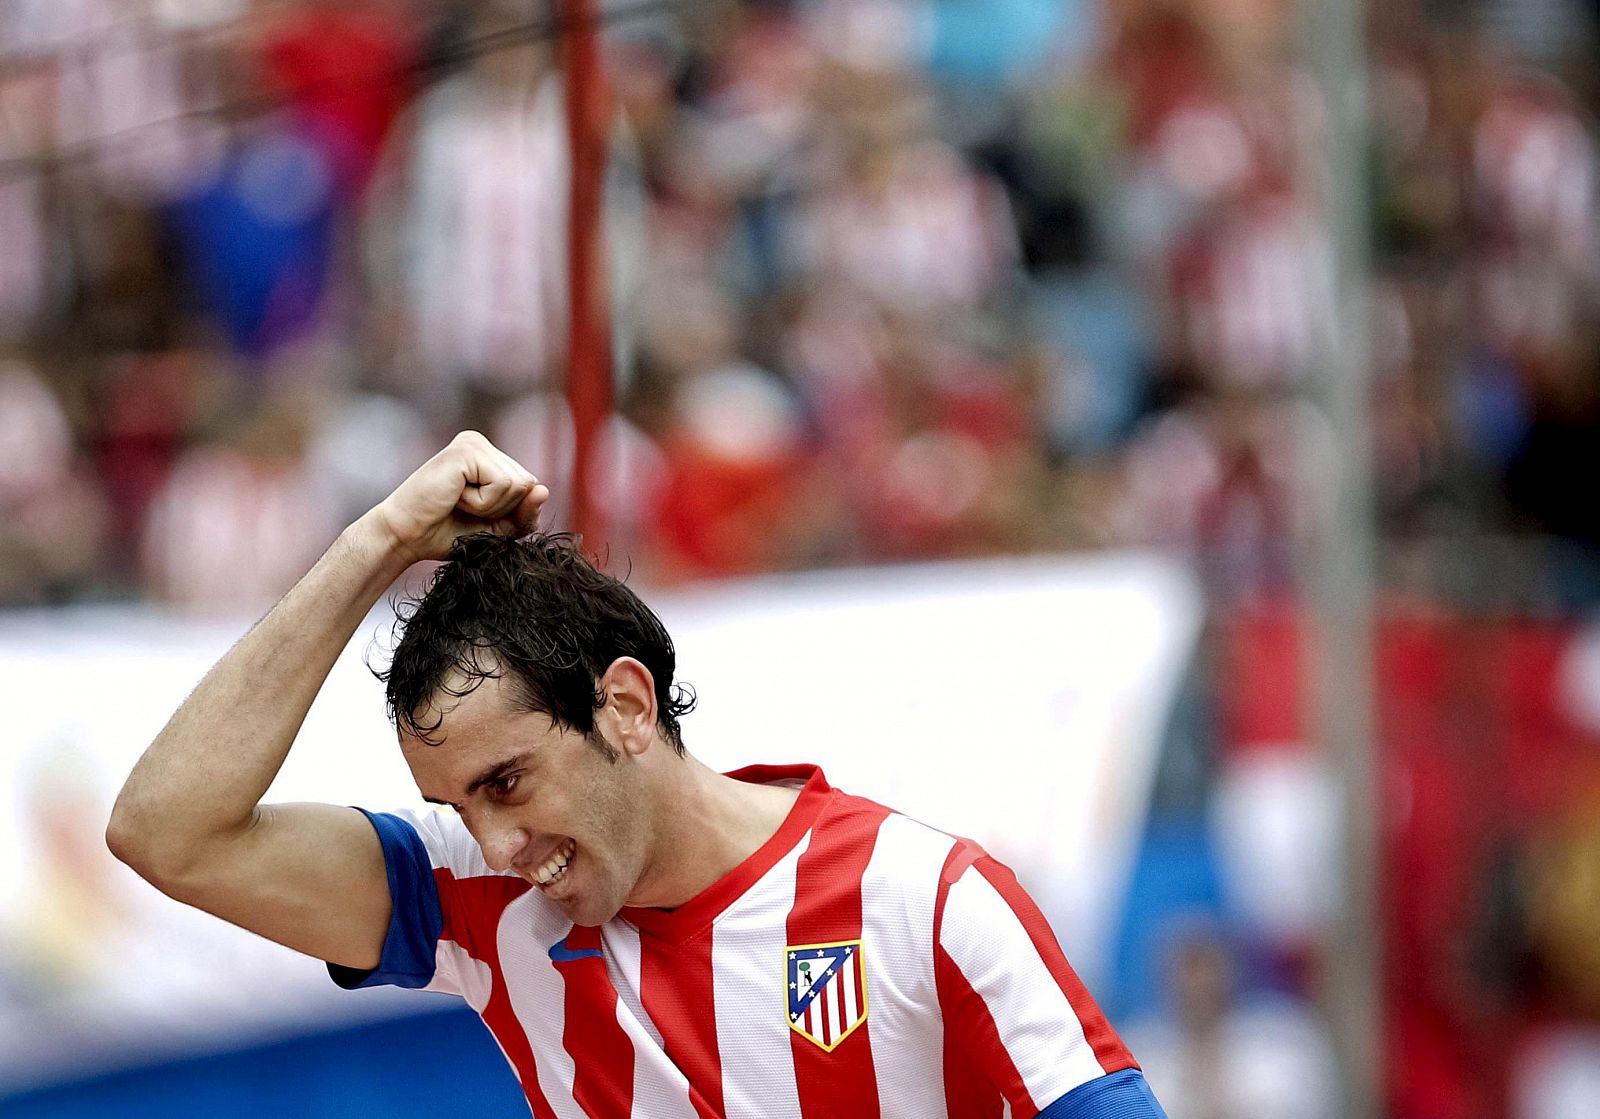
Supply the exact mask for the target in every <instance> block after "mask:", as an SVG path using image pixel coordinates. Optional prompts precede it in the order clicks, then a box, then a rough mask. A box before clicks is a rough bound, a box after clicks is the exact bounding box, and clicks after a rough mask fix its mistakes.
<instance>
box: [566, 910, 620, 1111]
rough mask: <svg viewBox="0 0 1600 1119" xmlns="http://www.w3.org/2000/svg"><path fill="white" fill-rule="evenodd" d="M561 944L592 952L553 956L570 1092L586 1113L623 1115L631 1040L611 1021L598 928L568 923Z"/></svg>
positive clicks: (610, 991)
mask: <svg viewBox="0 0 1600 1119" xmlns="http://www.w3.org/2000/svg"><path fill="white" fill-rule="evenodd" d="M566 945H567V947H568V948H569V949H571V950H572V951H575V952H594V953H596V955H592V956H590V955H585V956H582V957H581V958H579V959H568V960H556V961H555V969H556V970H557V971H558V972H560V973H561V978H562V980H563V981H564V982H565V983H566V992H567V994H566V1025H565V1026H564V1027H563V1029H562V1034H561V1044H562V1046H563V1047H564V1048H565V1049H566V1051H567V1052H568V1053H570V1054H572V1063H573V1066H574V1074H573V1081H572V1098H573V1100H574V1101H575V1102H576V1103H577V1105H578V1106H579V1107H580V1108H582V1109H583V1113H584V1114H585V1115H587V1116H589V1117H590V1119H629V1117H630V1116H631V1115H632V1114H633V1042H632V1041H631V1040H630V1039H629V1037H628V1034H627V1031H626V1030H624V1029H623V1028H622V1023H620V1022H618V1021H617V989H616V987H614V986H613V985H612V983H611V977H610V976H609V975H607V974H606V960H605V956H604V955H603V954H600V953H601V952H602V948H601V943H600V930H599V929H597V928H587V927H579V926H577V925H574V926H573V928H572V931H571V932H569V933H568V934H567V936H566Z"/></svg>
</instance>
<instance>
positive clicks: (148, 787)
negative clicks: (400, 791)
mask: <svg viewBox="0 0 1600 1119" xmlns="http://www.w3.org/2000/svg"><path fill="white" fill-rule="evenodd" d="M548 496H549V493H548V491H547V490H546V489H545V487H544V486H542V485H539V484H538V482H537V481H536V479H535V478H534V477H533V475H531V474H529V473H528V472H527V471H526V470H524V469H523V468H522V467H521V466H519V465H518V464H517V463H516V462H515V461H513V460H512V459H511V458H509V457H507V456H506V455H505V454H503V453H502V452H501V451H499V450H498V449H496V448H495V447H494V446H493V445H492V444H491V443H489V441H488V440H487V439H485V438H484V437H483V436H481V435H478V434H477V433H476V432H464V433H462V434H461V435H458V436H456V438H455V439H454V440H452V441H451V443H450V445H449V446H448V447H446V448H445V449H444V450H442V451H440V452H439V453H438V454H437V455H435V456H434V457H433V458H431V459H429V460H428V461H427V462H426V463H424V464H423V465H422V466H421V467H419V468H418V470H417V471H416V473H414V474H412V475H411V477H410V478H408V479H406V481H405V482H403V483H402V484H401V485H400V487H399V488H398V489H397V490H395V492H394V493H392V494H390V495H389V497H387V498H386V499H384V501H383V502H382V503H381V504H379V505H378V506H376V507H375V508H373V509H372V510H371V511H369V512H368V513H367V514H366V515H365V516H363V517H362V518H361V519H360V520H358V521H356V522H355V523H354V524H352V525H351V526H350V527H348V528H347V529H345V531H344V532H343V533H341V534H340V536H339V539H338V540H337V541H335V542H334V544H333V546H332V547H331V548H329V549H328V551H327V553H326V554H325V555H324V556H323V557H322V558H321V559H320V560H318V561H317V563H316V566H314V567H313V568H312V569H311V571H310V572H309V573H307V575H306V576H305V577H304V578H303V579H301V580H300V582H299V583H298V584H296V585H295V587H294V589H293V590H291V591H290V592H289V593H288V594H287V595H285V596H284V598H283V600H282V601H281V602H279V603H278V605H277V606H275V607H273V609H272V611H271V612H270V613H268V614H267V616H266V617H265V618H263V619H262V620H261V621H260V622H259V623H258V624H257V625H256V626H255V628H253V629H252V630H251V631H250V632H249V633H248V634H246V635H245V636H244V637H243V638H241V639H240V641H239V643H238V644H236V645H235V646H234V647H233V648H232V649H231V650H230V651H229V652H228V654H227V655H226V656H224V657H223V658H222V659H221V660H220V661H218V662H217V664H216V665H215V666H214V667H213V668H212V669H211V671H210V672H209V673H207V674H206V677H205V679H204V680H202V681H201V682H200V685H199V686H198V687H197V688H196V689H195V690H194V692H193V693H192V694H191V695H190V696H189V698H188V699H187V700H185V701H184V703H183V705H182V706H181V707H179V708H178V710H177V712H176V713H175V714H174V715H173V716H172V718H171V720H170V721H169V722H168V723H167V725H166V727H165V728H164V729H163V730H162V731H161V733H160V734H159V735H157V737H156V740H155V741H154V742H153V743H151V744H150V747H149V749H147V750H146V751H145V753H144V756H143V757H141V758H140V759H139V762H138V764H137V765H135V766H134V768H133V772H132V773H131V774H130V775H129V776H128V780H127V782H126V783H125V784H124V785H123V787H122V792H121V794H120V795H119V796H118V797H117V802H116V806H115V807H114V808H113V809H112V813H111V821H110V823H109V825H108V826H107V828H106V843H107V845H108V846H109V847H110V848H111V851H112V853H113V854H115V855H116V856H117V858H119V859H121V860H122V861H123V862H125V863H127V864H128V865H129V866H131V867H132V868H133V869H134V870H136V871H137V872H138V873H139V874H140V875H142V876H143V877H144V878H146V879H147V880H148V881H150V882H151V883H152V884H154V885H155V886H156V887H157V888H158V889H160V890H162V891H163V892H164V893H166V894H169V895H171V896H172V897H174V898H176V899H178V900H179V901H183V902H187V903H188V904H190V905H194V906H197V907H199V908H201V909H204V910H206V911H208V912H210V913H214V914H216V915H217V916H218V917H221V918H223V919H225V920H228V921H232V922H233V923H234V924H236V925H242V926H243V927H245V928H247V929H251V930H252V931H254V932H257V933H260V934H261V935H262V936H265V937H268V938H269V939H271V940H275V941H277V942H278V943H280V944H286V945H288V946H289V947H291V948H296V949H299V950H300V951H302V952H306V953H309V954H310V955H313V956H317V957H319V958H321V959H324V960H328V961H330V962H332V963H339V964H345V965H348V966H350V967H358V968H370V967H373V966H375V965H376V964H377V962H378V957H379V953H380V951H381V949H382V946H383V938H384V932H385V930H386V928H387V926H388V922H389V906H390V901H389V890H388V885H387V880H386V878H385V873H384V862H383V853H382V850H381V848H380V846H379V843H378V838H377V835H376V833H374V832H373V830H372V827H371V825H369V824H368V823H367V821H366V819H365V818H364V817H363V816H362V815H361V813H359V812H357V811H356V810H355V809H352V808H339V807H335V806H332V805H323V804H292V805H263V804H261V803H259V802H260V800H261V798H262V796H264V795H265V794H266V791H267V787H268V786H269V785H271V784H272V780H273V778H274V777H275V776H276V775H277V773H278V770H279V769H280V768H281V767H282V765H283V761H284V758H285V757H287V756H288V753H289V747H290V745H291V744H292V743H293V742H294V738H295V735H296V734H297V733H298V732H299V730H300V725H301V724H302V723H303V722H304V721H305V716H306V712H307V711H308V710H309V709H310V707H311V701H312V700H314V699H315V698H316V696H317V692H318V691H319V690H320V689H321V687H322V683H323V681H324V680H325V679H327V675H328V672H329V671H330V670H331V669H332V667H333V663H334V661H335V660H336V659H337V657H338V656H339V653H340V652H341V651H342V650H343V649H344V647H345V645H346V644H347V643H348V642H349V640H350V638H351V636H352V635H353V634H354V633H355V630H356V627H357V626H358V625H360V624H361V620H362V619H363V618H364V617H366V615H367V611H368V610H370V609H371V608H372V606H373V604H374V603H376V602H377V601H378V599H379V597H380V596H381V595H382V594H383V593H384V591H385V590H387V589H388V587H389V586H390V585H391V584H392V583H393V582H394V580H395V579H396V578H398V577H399V576H400V574H401V573H402V572H404V571H405V569H406V568H407V567H408V566H410V564H412V563H413V562H415V561H417V560H424V559H441V558H443V557H444V556H445V555H446V554H447V553H448V552H449V550H450V545H451V544H452V543H454V541H455V540H456V538H457V537H458V536H461V535H463V534H465V533H468V532H482V531H484V530H486V529H487V530H492V531H496V532H501V533H506V534H520V533H522V532H525V531H527V530H529V529H531V528H532V527H533V525H534V522H535V520H536V519H537V516H538V512H539V506H540V505H541V504H543V502H544V500H545V498H546V497H548Z"/></svg>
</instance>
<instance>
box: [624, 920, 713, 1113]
mask: <svg viewBox="0 0 1600 1119" xmlns="http://www.w3.org/2000/svg"><path fill="white" fill-rule="evenodd" d="M711 936H712V933H711V930H709V929H708V930H706V932H704V933H702V934H701V935H700V936H697V937H695V938H693V939H692V940H689V941H687V942H685V943H683V944H678V945H674V944H669V943H666V942H663V941H661V940H660V939H658V938H656V937H653V936H650V935H648V934H646V935H644V936H641V937H640V938H639V947H640V949H641V954H640V960H639V998H640V999H641V1001H643V1003H644V1012H645V1013H646V1014H648V1015H649V1016H650V1020H651V1021H652V1022H654V1023H655V1024H656V1029H658V1030H660V1031H661V1047H662V1048H663V1049H665V1050H666V1051H667V1056H668V1057H670V1058H671V1059H672V1063H673V1064H675V1065H677V1066H678V1068H679V1069H680V1070H682V1072H683V1074H684V1075H685V1076H687V1077H688V1078H689V1102H690V1103H692V1104H693V1105H694V1109H695V1111H696V1113H698V1114H699V1115H701V1116H702V1117H704V1119H715V1117H717V1116H720V1115H721V1114H722V1057H721V1055H720V1053H719V1052H718V1050H717V1014H716V1002H715V998H716V996H715V993H714V991H713V989H712V982H711Z"/></svg>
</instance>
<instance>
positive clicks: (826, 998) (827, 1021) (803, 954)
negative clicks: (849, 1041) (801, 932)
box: [783, 940, 867, 1053]
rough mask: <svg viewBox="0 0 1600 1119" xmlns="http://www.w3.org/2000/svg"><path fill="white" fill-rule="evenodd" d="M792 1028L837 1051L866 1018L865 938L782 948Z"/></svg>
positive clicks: (828, 1048)
mask: <svg viewBox="0 0 1600 1119" xmlns="http://www.w3.org/2000/svg"><path fill="white" fill-rule="evenodd" d="M783 954H784V958H785V967H786V969H787V974H788V986H789V1028H790V1029H791V1030H793V1031H794V1032H795V1033H797V1034H799V1035H800V1036H801V1037H803V1038H805V1039H806V1040H807V1041H809V1042H811V1043H812V1044H814V1045H817V1046H819V1047H820V1048H821V1049H823V1050H824V1051H826V1052H830V1053H831V1052H832V1051H833V1050H834V1048H835V1047H837V1046H838V1044H839V1043H840V1042H841V1041H843V1040H844V1039H845V1038H847V1037H849V1036H850V1034H851V1033H853V1032H854V1031H855V1028H856V1027H857V1026H859V1025H861V1023H863V1022H865V1021H866V1020H867V973H866V970H865V968H864V966H863V964H862V962H861V942H860V941H859V940H841V941H837V942H835V943H833V944H791V945H789V946H788V947H787V948H785V949H784V950H783Z"/></svg>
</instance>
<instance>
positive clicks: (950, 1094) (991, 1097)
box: [933, 842, 1038, 1119]
mask: <svg viewBox="0 0 1600 1119" xmlns="http://www.w3.org/2000/svg"><path fill="white" fill-rule="evenodd" d="M981 857H983V851H982V850H981V849H980V848H979V847H977V845H975V844H972V843H967V842H961V843H957V844H956V845H955V846H954V847H953V848H951V851H950V855H949V857H948V858H946V859H945V862H944V871H943V872H942V873H941V874H940V875H939V893H938V896H937V897H936V899H935V900H934V903H933V980H934V987H935V988H936V989H937V991H938V993H939V1015H940V1017H941V1018H943V1019H944V1097H945V1109H946V1110H947V1111H948V1112H949V1114H950V1119H996V1117H998V1116H999V1115H1000V1114H1001V1112H1002V1107H1003V1104H1004V1103H1005V1102H1006V1101H1007V1100H1009V1101H1010V1103H1011V1109H1012V1111H1013V1112H1014V1113H1015V1112H1023V1113H1026V1114H1029V1115H1031V1114H1033V1113H1034V1112H1035V1111H1037V1110H1038V1109H1037V1108H1036V1107H1034V1106H1033V1098H1032V1097H1031V1096H1030V1095H1029V1094H1028V1088H1027V1085H1026V1084H1024V1083H1023V1080H1022V1074H1021V1073H1019V1072H1018V1071H1017V1066H1016V1063H1015V1062H1014V1061H1012V1059H1011V1054H1010V1053H1008V1052H1006V1047H1005V1045H1004V1043H1002V1042H1001V1040H1000V1031H999V1030H998V1029H997V1028H995V1024H994V1015H992V1014H990V1013H989V1005H988V1004H987V1003H985V1002H984V1001H983V998H982V997H981V996H980V995H979V994H978V992H977V991H975V990H973V989H972V984H970V983H968V982H967V977H966V976H965V975H962V974H961V969H960V968H959V967H957V966H956V962H955V961H954V960H953V959H951V958H950V953H948V952H946V951H945V950H944V948H943V946H941V945H940V943H939V937H940V934H941V932H942V930H943V929H944V907H945V902H946V901H947V900H948V899H949V896H950V887H951V886H952V885H953V884H954V883H955V881H956V879H958V878H960V877H961V876H962V875H963V874H965V873H966V872H967V870H968V868H970V867H971V866H972V864H973V863H974V862H976V861H977V860H978V859H979V858H981Z"/></svg>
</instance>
